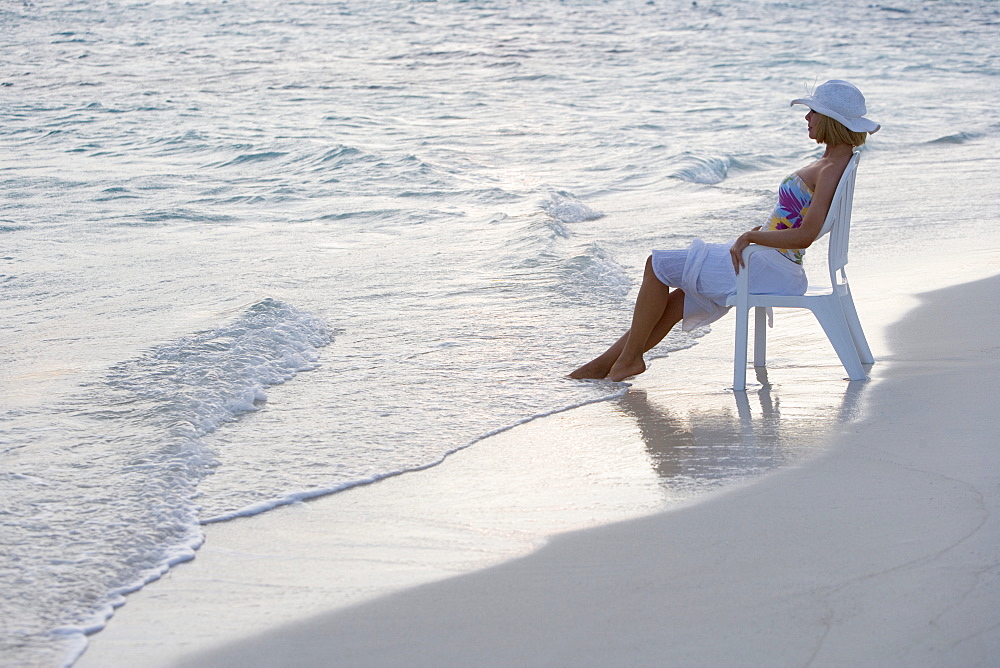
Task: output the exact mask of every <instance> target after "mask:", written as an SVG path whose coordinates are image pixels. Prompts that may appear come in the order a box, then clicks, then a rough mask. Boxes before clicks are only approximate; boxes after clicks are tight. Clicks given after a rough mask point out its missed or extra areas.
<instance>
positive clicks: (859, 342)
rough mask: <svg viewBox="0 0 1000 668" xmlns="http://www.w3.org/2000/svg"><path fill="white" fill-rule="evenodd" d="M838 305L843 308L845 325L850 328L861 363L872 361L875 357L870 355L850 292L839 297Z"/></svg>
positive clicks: (870, 362) (870, 351) (870, 350)
mask: <svg viewBox="0 0 1000 668" xmlns="http://www.w3.org/2000/svg"><path fill="white" fill-rule="evenodd" d="M840 305H841V307H842V308H843V309H844V316H845V317H846V318H847V326H848V327H850V329H851V338H852V339H853V340H854V347H855V349H856V350H857V351H858V357H859V358H860V359H861V363H862V364H872V363H874V362H875V357H874V356H873V355H872V349H871V348H869V347H868V339H866V338H865V331H864V330H863V329H861V320H860V319H859V318H858V310H857V309H856V308H854V298H853V297H851V293H850V292H848V293H847V294H846V295H844V296H843V297H841V299H840Z"/></svg>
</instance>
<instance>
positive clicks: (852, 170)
mask: <svg viewBox="0 0 1000 668" xmlns="http://www.w3.org/2000/svg"><path fill="white" fill-rule="evenodd" d="M860 158H861V156H860V154H859V153H855V154H854V157H852V158H851V161H850V162H849V163H848V165H847V169H845V170H844V174H843V176H841V177H840V183H839V184H838V185H837V191H836V192H835V193H834V196H833V202H831V204H830V212H829V213H828V214H827V216H826V220H825V221H824V222H823V227H822V229H821V230H820V233H819V236H818V237H817V239H818V238H819V237H822V236H823V235H824V234H827V233H829V234H830V248H829V253H828V261H829V266H830V286H831V287H821V288H814V287H812V286H810V288H809V290H808V291H806V294H804V295H802V296H786V295H757V294H751V293H750V286H749V282H750V272H749V271H746V270H745V269H744V270H743V271H741V272H740V273H739V274H738V275H737V279H736V294H735V295H734V296H733V297H730V298H729V300H728V302H727V303H728V304H729V305H731V306H732V305H735V306H736V352H735V355H734V361H733V365H734V366H733V389H734V390H736V391H738V392H742V391H744V390H746V383H747V329H748V325H749V318H750V307H754V309H755V313H754V315H755V323H754V347H753V365H754V366H755V367H762V366H764V363H765V357H766V346H767V343H766V333H765V331H766V329H767V326H766V325H767V323H766V320H767V308H768V307H773V306H783V307H791V308H807V309H809V310H811V311H812V312H813V314H814V315H815V316H816V319H817V320H819V324H820V325H821V326H822V327H823V331H824V332H826V336H827V338H829V339H830V343H832V344H833V348H834V350H836V351H837V355H838V356H839V357H840V361H841V363H843V365H844V369H845V370H846V371H847V375H848V376H850V378H851V380H864V379H865V378H866V377H867V375H866V374H865V370H864V368H863V367H862V366H861V365H862V364H872V363H873V362H874V361H875V358H874V357H872V351H871V349H870V348H869V347H868V341H867V340H866V339H865V333H864V331H863V330H862V329H861V321H859V320H858V312H857V310H856V309H855V308H854V299H853V298H852V297H851V288H850V286H849V285H848V283H847V273H846V272H845V271H844V266H845V265H846V264H847V246H848V241H849V237H850V230H851V204H852V203H853V201H854V178H855V175H856V173H857V168H858V161H859V160H860ZM763 250H768V251H773V250H774V249H772V248H769V247H767V246H758V245H750V246H748V247H747V248H746V250H744V251H743V261H744V263H745V265H746V266H749V265H750V257H751V256H752V255H753V254H754V253H756V252H759V251H763Z"/></svg>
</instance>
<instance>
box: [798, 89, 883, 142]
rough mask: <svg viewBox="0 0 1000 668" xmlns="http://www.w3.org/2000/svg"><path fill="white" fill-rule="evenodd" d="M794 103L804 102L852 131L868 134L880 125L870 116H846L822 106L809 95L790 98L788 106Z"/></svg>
mask: <svg viewBox="0 0 1000 668" xmlns="http://www.w3.org/2000/svg"><path fill="white" fill-rule="evenodd" d="M796 104H804V105H805V106H807V107H809V108H810V109H812V110H813V111H815V112H816V113H818V114H823V115H824V116H829V117H830V118H832V119H833V120H835V121H839V122H840V123H842V124H843V125H844V127H846V128H847V129H848V130H850V131H852V132H867V133H868V134H873V133H875V132H878V130H879V128H881V127H882V126H881V125H879V124H878V123H876V122H875V121H873V120H871V119H870V118H865V117H864V116H858V117H855V118H847V117H846V116H842V115H841V114H839V113H837V112H836V111H833V110H832V109H830V108H829V107H826V106H824V105H823V104H822V103H821V102H819V101H817V100H815V99H813V98H811V97H799V98H796V99H794V100H792V103H791V104H790V105H789V106H792V107H793V106H795V105H796Z"/></svg>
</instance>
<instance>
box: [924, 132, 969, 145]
mask: <svg viewBox="0 0 1000 668" xmlns="http://www.w3.org/2000/svg"><path fill="white" fill-rule="evenodd" d="M982 136H983V135H982V134H981V133H979V132H956V133H955V134H950V135H944V136H943V137H938V138H937V139H931V140H930V141H929V142H927V143H928V144H964V143H965V142H967V141H971V140H973V139H979V138H980V137H982Z"/></svg>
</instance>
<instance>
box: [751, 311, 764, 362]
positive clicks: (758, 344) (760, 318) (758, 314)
mask: <svg viewBox="0 0 1000 668" xmlns="http://www.w3.org/2000/svg"><path fill="white" fill-rule="evenodd" d="M753 365H754V366H755V367H760V366H767V309H766V308H764V307H763V306H755V307H754V309H753Z"/></svg>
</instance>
